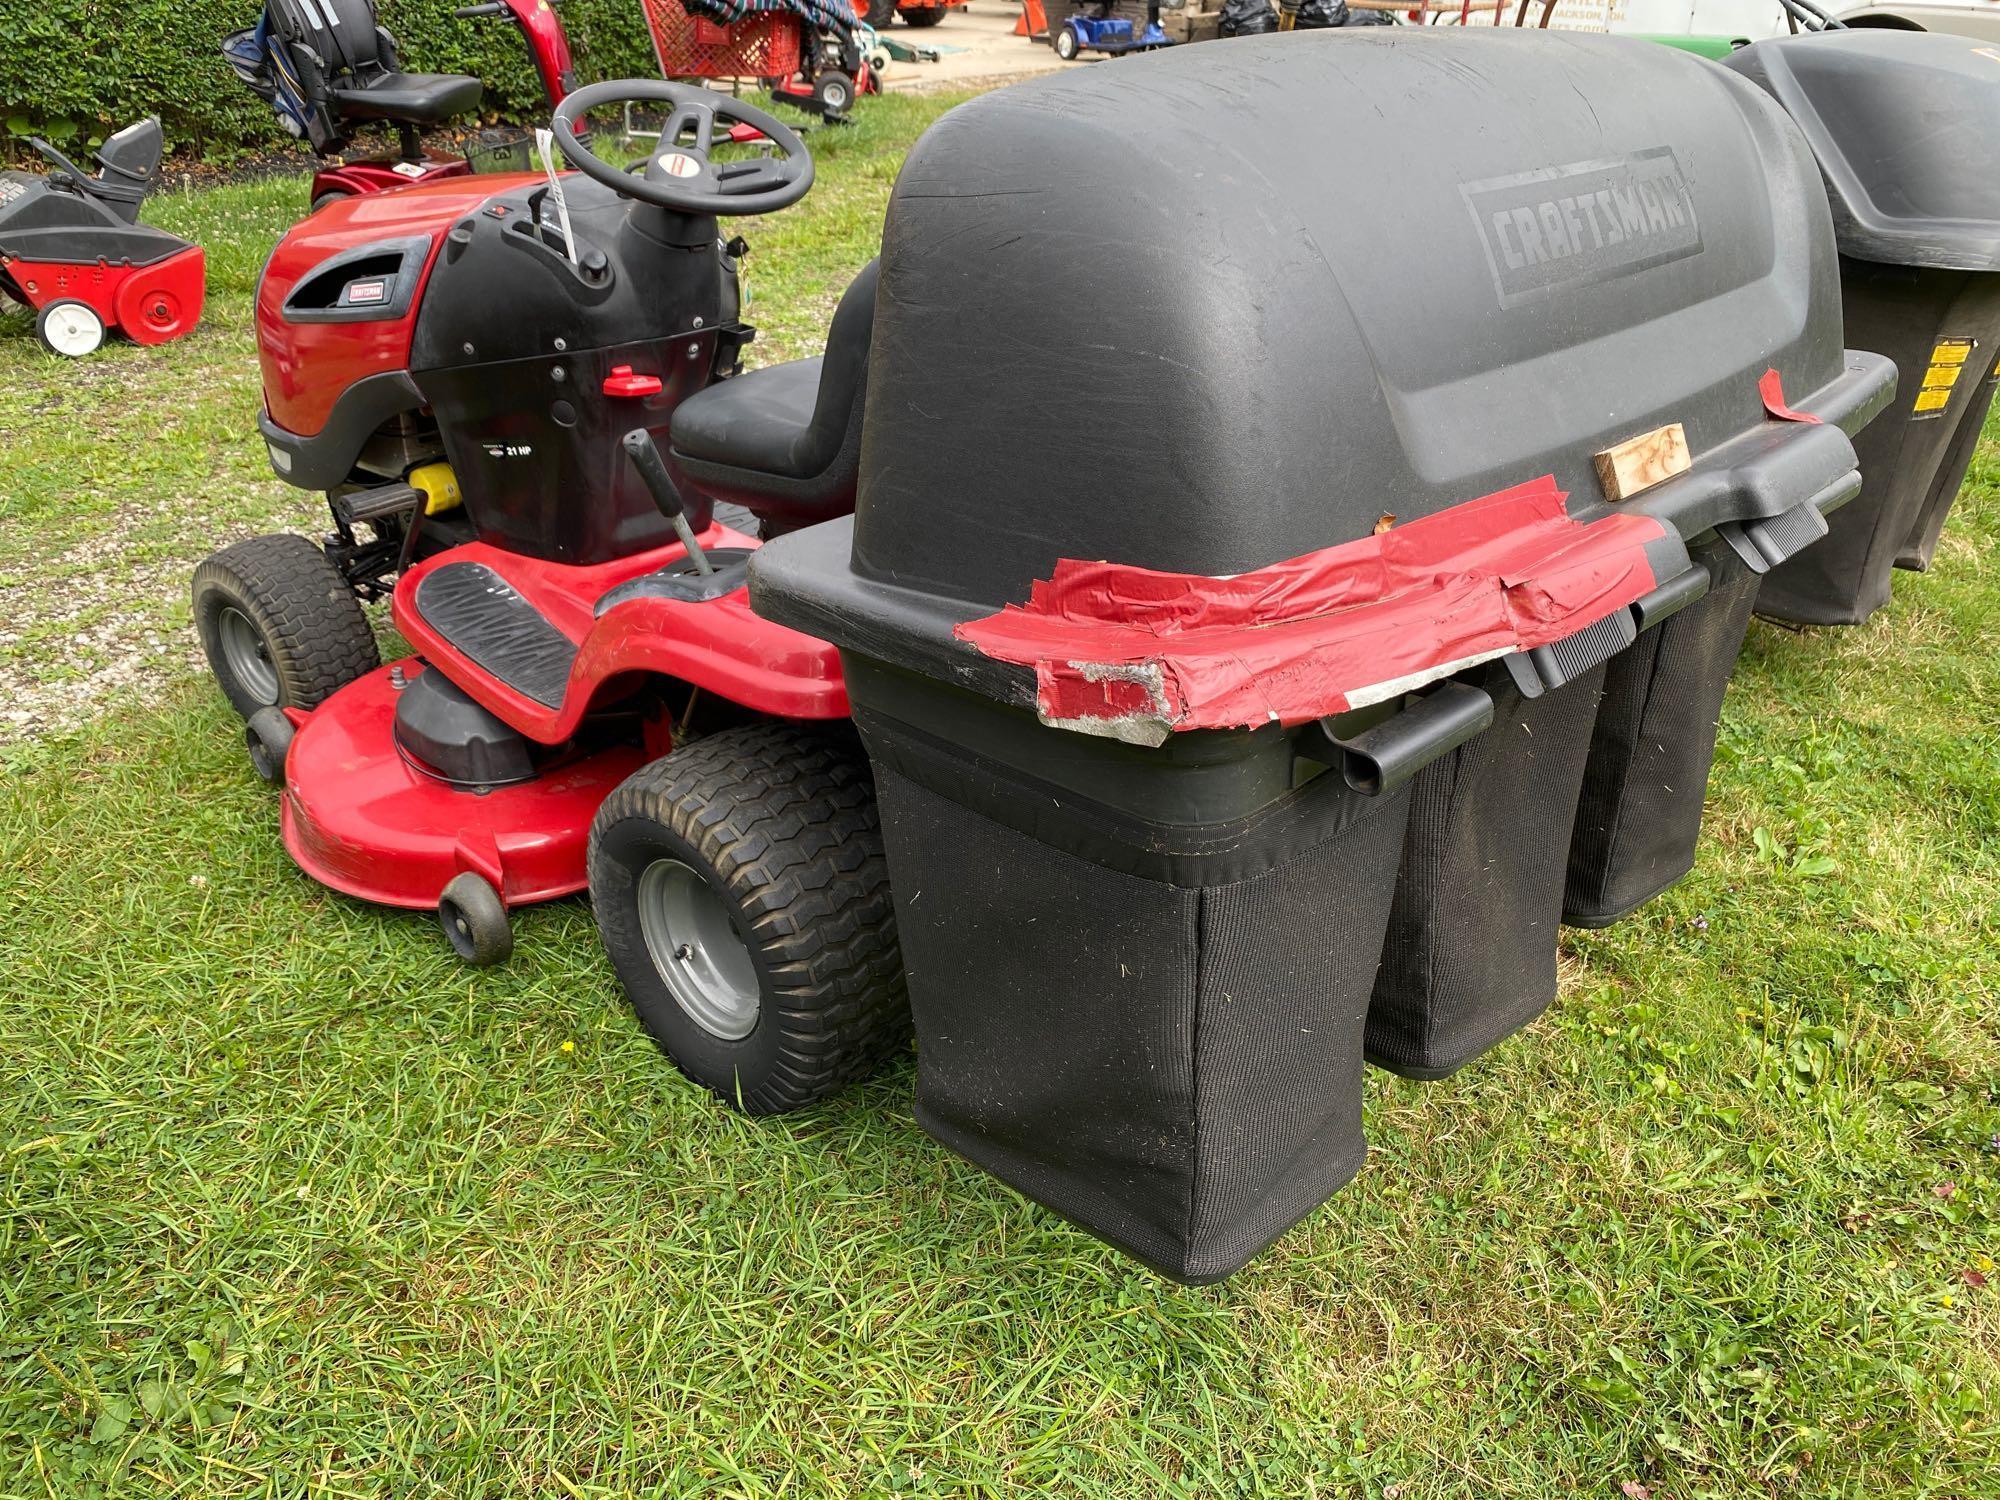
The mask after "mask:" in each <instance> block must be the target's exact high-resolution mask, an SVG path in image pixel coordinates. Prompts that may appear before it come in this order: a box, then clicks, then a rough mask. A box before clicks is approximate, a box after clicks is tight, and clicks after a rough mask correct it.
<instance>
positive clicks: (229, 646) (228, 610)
mask: <svg viewBox="0 0 2000 1500" xmlns="http://www.w3.org/2000/svg"><path fill="white" fill-rule="evenodd" d="M215 635H216V639H217V640H218V641H219V642H220V643H221V645H222V659H223V660H224V661H225V662H227V663H228V664H229V672H230V675H231V676H233V677H234V678H235V679H236V681H237V682H238V683H239V684H240V685H241V686H242V688H243V691H244V692H246V693H248V694H249V695H250V696H251V697H253V698H255V699H256V700H257V701H258V702H259V703H270V704H275V703H276V702H277V701H278V669H277V668H276V667H274V666H272V665H271V654H270V652H269V651H267V650H266V649H265V647H264V633H263V632H262V631H261V630H259V629H258V628H257V627H256V626H255V625H253V624H251V623H250V617H249V616H248V615H246V614H244V613H243V611H242V610H240V609H237V608H236V607H235V606H234V605H227V604H226V605H224V606H223V608H222V613H221V614H220V615H218V616H217V617H216V621H215Z"/></svg>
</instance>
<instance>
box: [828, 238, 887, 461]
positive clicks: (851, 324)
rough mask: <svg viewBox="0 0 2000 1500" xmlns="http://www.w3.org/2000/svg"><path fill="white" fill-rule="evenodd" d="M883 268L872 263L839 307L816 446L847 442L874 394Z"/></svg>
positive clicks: (831, 334) (830, 337) (832, 331)
mask: <svg viewBox="0 0 2000 1500" xmlns="http://www.w3.org/2000/svg"><path fill="white" fill-rule="evenodd" d="M881 272H882V262H881V261H880V260H871V261H869V262H868V264H867V265H865V266H863V267H862V268H861V272H860V274H859V275H857V276H856V277H855V278H854V280H853V281H851V282H849V283H848V286H847V290H846V291H845V292H842V293H841V294H840V306H838V307H836V308H835V309H834V310H833V324H832V326H831V327H829V328H828V329H827V331H826V357H825V358H824V359H822V360H821V361H820V367H819V399H818V400H817V401H816V402H815V403H814V405H813V421H812V427H813V435H814V437H815V439H816V442H815V446H817V445H818V442H823V441H826V440H827V439H828V438H831V439H832V441H833V442H834V443H836V444H838V443H841V442H842V441H843V440H844V439H845V438H846V436H847V434H848V432H849V429H850V428H852V427H854V426H855V425H856V423H857V422H858V420H859V416H860V409H861V406H862V403H863V400H864V398H865V397H866V396H867V393H868V345H869V340H870V338H871V337H872V336H873V334H874V331H875V283H876V282H877V281H878V280H879V279H880V277H881ZM828 457H829V459H831V457H832V454H831V453H829V455H828Z"/></svg>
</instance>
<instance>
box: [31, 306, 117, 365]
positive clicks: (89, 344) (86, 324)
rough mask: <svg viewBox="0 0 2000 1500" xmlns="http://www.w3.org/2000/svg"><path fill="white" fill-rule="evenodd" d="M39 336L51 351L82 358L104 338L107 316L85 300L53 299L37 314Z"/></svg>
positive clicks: (91, 351) (69, 357) (92, 352)
mask: <svg viewBox="0 0 2000 1500" xmlns="http://www.w3.org/2000/svg"><path fill="white" fill-rule="evenodd" d="M35 337H36V338H38V339H40V340H41V341H42V347H43V348H44V349H46V350H48V351H49V353H51V354H60V355H62V356H63V357H64V358H66V359H82V358H83V357H84V355H86V354H94V353H96V352H97V349H98V346H99V345H101V344H102V343H103V342H104V319H102V318H100V317H99V316H98V315H97V313H96V312H95V310H93V309H92V308H90V307H87V306H85V305H84V304H83V303H81V302H76V301H71V300H69V299H64V300H63V301H61V302H51V303H50V304H49V305H48V306H47V307H45V308H43V309H42V310H41V311H40V312H39V313H37V314H36V315H35Z"/></svg>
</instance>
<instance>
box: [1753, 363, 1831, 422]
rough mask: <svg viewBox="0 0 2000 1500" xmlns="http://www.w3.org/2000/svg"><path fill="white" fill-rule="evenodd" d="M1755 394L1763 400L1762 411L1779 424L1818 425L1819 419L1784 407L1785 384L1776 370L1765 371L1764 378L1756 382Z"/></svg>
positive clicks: (1810, 414) (1806, 412)
mask: <svg viewBox="0 0 2000 1500" xmlns="http://www.w3.org/2000/svg"><path fill="white" fill-rule="evenodd" d="M1757 394H1758V395H1760V396H1762V397H1763V398H1764V410H1765V411H1767V412H1769V413H1770V414H1771V415H1772V416H1774V417H1776V418H1777V419H1778V420H1779V421H1780V422H1810V423H1811V424H1812V425H1813V426H1815V427H1817V426H1818V425H1819V418H1818V417H1816V416H1814V415H1813V414H1812V413H1811V412H1809V411H1793V410H1792V409H1791V408H1790V407H1789V406H1787V405H1785V382H1784V380H1783V379H1782V378H1781V377H1780V376H1779V374H1778V372H1777V371H1776V370H1766V371H1765V372H1764V378H1763V379H1762V380H1759V381H1758V382H1757Z"/></svg>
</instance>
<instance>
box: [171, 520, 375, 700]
mask: <svg viewBox="0 0 2000 1500" xmlns="http://www.w3.org/2000/svg"><path fill="white" fill-rule="evenodd" d="M194 628H195V632H196V633H197V634H198V635H199V636H200V637H201V649H202V651H203V652H204V653H205V654H206V655H207V657H208V665H209V669H210V670H211V671H213V672H214V673H215V680H216V682H217V683H219V684H220V685H221V687H222V691H223V693H224V694H225V695H226V696H227V697H228V699H229V701H230V703H231V704H232V705H234V706H235V709H236V711H237V712H238V713H240V714H242V715H243V717H244V718H246V719H248V718H249V717H250V716H251V715H252V714H254V713H256V712H257V710H258V709H260V708H317V707H319V705H320V704H321V703H323V702H325V701H326V699H327V698H329V697H331V696H332V695H333V694H334V693H336V692H338V691H339V690H340V689H341V688H344V687H346V686H347V684H348V683H350V682H352V681H354V679H355V678H357V677H359V676H361V675H362V674H363V673H365V672H369V671H372V670H374V669H375V668H376V667H378V666H380V665H381V662H382V658H381V655H380V653H379V652H378V651H377V650H376V647H375V633H374V632H373V631H372V630H370V629H369V628H368V618H367V616H365V615H363V614H362V613H361V603H360V601H359V600H358V599H356V598H355V597H354V591H353V590H352V589H350V588H349V587H348V586H347V580H346V579H344V578H342V577H341V576H340V570H339V569H338V568H336V567H334V565H333V564H332V563H330V562H328V561H327V558H326V554H325V553H324V552H322V551H320V550H319V548H318V547H316V546H314V545H313V543H312V542H310V541H308V540H307V539H306V538H305V537H302V536H297V535H294V534H292V533H290V532H281V533H279V534H277V535H274V536H253V537H251V538H250V539H249V540H248V541H243V542H238V543H236V544H235V545H234V546H231V547H224V548H223V549H222V550H221V551H220V552H217V553H215V554H214V555H212V556H211V557H209V558H208V559H207V560H206V561H204V562H203V563H202V564H201V565H200V566H199V567H197V568H196V569H195V570H194Z"/></svg>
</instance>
